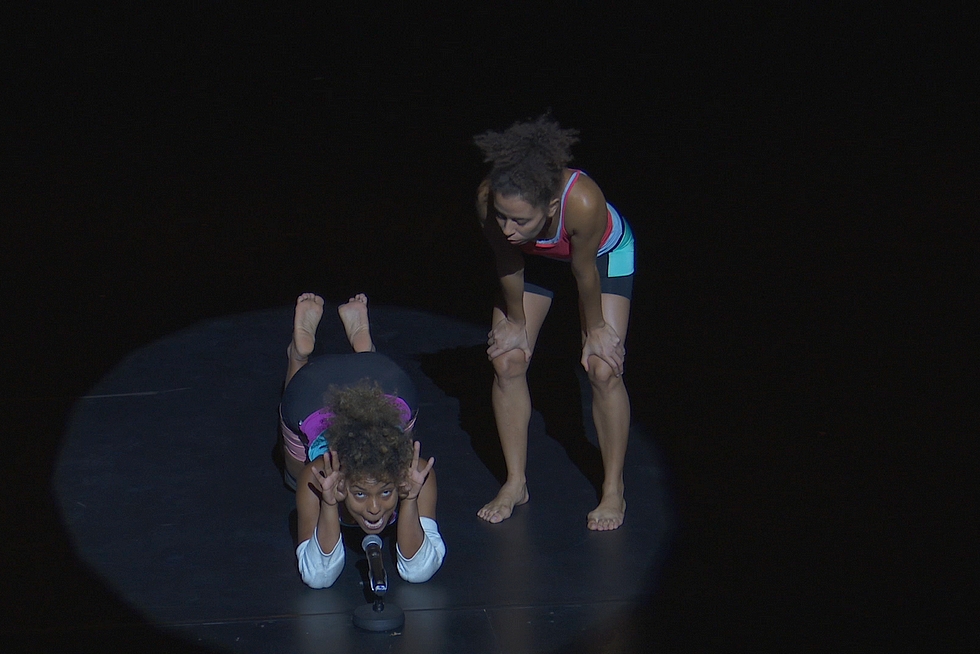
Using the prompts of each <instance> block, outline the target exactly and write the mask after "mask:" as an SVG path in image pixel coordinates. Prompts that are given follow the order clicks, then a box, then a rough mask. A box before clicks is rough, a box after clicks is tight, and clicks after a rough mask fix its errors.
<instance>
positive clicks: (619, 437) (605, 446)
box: [583, 293, 630, 531]
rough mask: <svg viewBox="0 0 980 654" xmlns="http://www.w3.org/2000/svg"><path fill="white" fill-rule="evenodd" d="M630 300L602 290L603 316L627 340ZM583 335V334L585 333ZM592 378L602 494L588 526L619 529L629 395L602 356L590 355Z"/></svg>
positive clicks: (622, 511)
mask: <svg viewBox="0 0 980 654" xmlns="http://www.w3.org/2000/svg"><path fill="white" fill-rule="evenodd" d="M629 316H630V300H629V299H628V298H625V297H623V296H622V295H613V294H611V293H603V294H602V317H603V320H605V321H606V323H607V324H609V325H612V327H613V329H615V330H616V333H617V334H619V337H620V338H621V339H623V341H624V342H625V341H626V330H627V328H628V327H629ZM583 338H584V335H583ZM589 382H590V383H591V385H592V418H593V420H594V422H595V429H596V435H597V436H598V438H599V451H600V452H601V453H602V468H603V472H604V477H603V482H602V497H601V498H600V500H599V505H598V506H597V507H596V508H595V509H594V510H593V511H592V512H590V513H589V515H588V518H587V523H586V524H587V526H588V528H589V529H592V530H595V531H609V530H612V529H618V528H619V527H620V526H622V524H623V520H624V518H625V515H626V500H625V499H624V496H623V493H624V484H623V466H624V464H625V461H626V445H627V441H628V440H629V431H630V398H629V394H628V393H627V392H626V384H624V383H623V378H622V377H617V376H616V375H615V374H614V373H613V370H612V368H611V367H610V366H609V364H607V363H606V362H604V361H603V360H602V359H600V358H599V357H596V356H593V357H590V358H589Z"/></svg>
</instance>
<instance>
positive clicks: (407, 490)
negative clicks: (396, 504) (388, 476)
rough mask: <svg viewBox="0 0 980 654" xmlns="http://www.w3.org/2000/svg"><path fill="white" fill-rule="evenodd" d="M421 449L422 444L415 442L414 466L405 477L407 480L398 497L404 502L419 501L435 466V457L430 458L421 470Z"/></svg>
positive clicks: (400, 487)
mask: <svg viewBox="0 0 980 654" xmlns="http://www.w3.org/2000/svg"><path fill="white" fill-rule="evenodd" d="M421 449H422V444H421V443H419V442H418V441H415V456H413V457H412V465H411V466H410V467H409V469H408V473H407V474H406V475H405V480H404V481H403V482H402V483H401V484H400V485H399V487H398V495H399V497H401V499H402V500H408V501H413V500H416V499H418V496H419V493H420V492H422V485H423V484H425V480H426V478H427V477H428V476H429V472H430V471H431V470H432V466H433V465H435V462H436V460H435V457H430V458H429V461H428V463H427V464H426V465H425V467H424V468H422V469H421V470H419V452H420V451H421Z"/></svg>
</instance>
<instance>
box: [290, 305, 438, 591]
mask: <svg viewBox="0 0 980 654" xmlns="http://www.w3.org/2000/svg"><path fill="white" fill-rule="evenodd" d="M338 313H339V314H340V319H341V321H342V322H343V324H344V330H345V331H346V332H347V338H348V340H349V341H350V344H351V347H352V348H353V350H354V352H353V353H350V354H340V355H324V356H317V357H313V358H310V354H311V353H312V352H313V345H314V342H315V336H316V329H317V326H318V325H319V323H320V318H321V316H322V315H323V299H322V298H321V297H319V296H318V295H314V294H312V293H304V294H303V295H301V296H300V297H299V298H298V299H297V300H296V312H295V316H294V320H293V339H292V342H291V343H290V344H289V347H288V349H287V355H288V357H289V367H288V369H287V371H286V386H285V390H284V391H283V397H282V403H281V405H280V407H279V410H280V417H281V425H280V427H281V429H282V434H283V449H284V455H285V470H284V478H285V481H286V484H287V485H288V486H290V487H291V488H293V489H294V490H295V491H296V512H297V523H298V525H297V532H298V536H299V546H298V547H297V548H296V556H297V559H298V563H299V571H300V575H301V576H302V578H303V581H304V582H305V583H306V584H307V585H308V586H310V587H312V588H326V587H328V586H331V585H332V584H333V583H334V581H336V580H337V577H339V576H340V573H341V572H342V571H343V569H344V558H345V554H344V545H343V538H342V533H341V527H342V526H343V527H355V528H357V527H359V528H360V529H361V531H363V532H364V533H367V534H381V533H382V532H384V531H386V530H394V536H395V540H396V542H397V545H396V547H395V550H396V555H397V559H398V562H397V568H398V573H399V574H400V575H401V577H402V578H403V579H405V580H406V581H410V582H423V581H428V580H429V579H430V578H431V577H432V575H433V574H435V573H436V571H437V570H438V569H439V567H440V566H441V565H442V561H443V558H444V557H445V555H446V546H445V544H444V543H443V540H442V536H441V535H440V533H439V527H438V525H437V524H436V520H435V516H436V477H435V472H433V471H432V466H433V464H434V463H435V459H433V458H430V459H429V460H428V461H427V462H425V464H424V465H423V464H422V463H421V462H420V461H419V452H420V445H419V442H418V441H413V440H412V430H413V427H414V425H415V412H416V409H417V407H418V398H417V395H416V391H415V387H414V385H413V384H412V382H411V380H410V379H409V377H408V375H406V374H405V372H404V371H403V370H402V369H401V368H399V367H398V365H397V364H395V363H394V362H393V361H392V360H391V359H389V358H388V357H386V356H384V355H382V354H379V353H377V352H376V351H375V348H374V343H373V342H372V340H371V330H370V324H369V322H368V313H367V297H365V296H364V295H363V294H360V295H357V296H355V297H353V298H351V299H350V300H349V301H348V302H347V303H346V304H343V305H341V306H340V307H339V309H338Z"/></svg>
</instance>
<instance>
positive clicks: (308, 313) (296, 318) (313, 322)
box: [292, 293, 323, 359]
mask: <svg viewBox="0 0 980 654" xmlns="http://www.w3.org/2000/svg"><path fill="white" fill-rule="evenodd" d="M322 316H323V298H321V297H320V296H319V295H316V294H314V293H303V294H302V295H300V296H299V297H298V298H296V311H295V313H294V314H293V342H292V348H293V354H295V355H296V356H297V357H299V358H300V359H305V358H307V357H308V356H310V354H312V352H313V346H314V345H316V328H317V326H319V324H320V318H321V317H322Z"/></svg>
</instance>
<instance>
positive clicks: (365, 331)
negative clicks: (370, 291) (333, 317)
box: [337, 293, 375, 352]
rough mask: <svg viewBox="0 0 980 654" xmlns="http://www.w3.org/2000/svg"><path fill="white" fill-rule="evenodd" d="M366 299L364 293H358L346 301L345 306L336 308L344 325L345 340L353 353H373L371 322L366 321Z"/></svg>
mask: <svg viewBox="0 0 980 654" xmlns="http://www.w3.org/2000/svg"><path fill="white" fill-rule="evenodd" d="M367 305H368V299H367V296H366V295H364V293H358V294H357V295H355V296H354V297H352V298H350V299H349V300H347V304H341V305H340V306H339V307H337V313H338V314H340V321H341V322H342V323H344V331H345V332H346V333H347V340H348V342H350V346H351V348H352V349H353V350H354V351H355V352H374V351H375V347H374V341H372V340H371V322H370V320H368V310H367Z"/></svg>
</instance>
